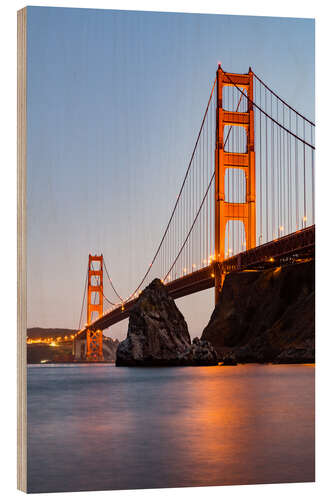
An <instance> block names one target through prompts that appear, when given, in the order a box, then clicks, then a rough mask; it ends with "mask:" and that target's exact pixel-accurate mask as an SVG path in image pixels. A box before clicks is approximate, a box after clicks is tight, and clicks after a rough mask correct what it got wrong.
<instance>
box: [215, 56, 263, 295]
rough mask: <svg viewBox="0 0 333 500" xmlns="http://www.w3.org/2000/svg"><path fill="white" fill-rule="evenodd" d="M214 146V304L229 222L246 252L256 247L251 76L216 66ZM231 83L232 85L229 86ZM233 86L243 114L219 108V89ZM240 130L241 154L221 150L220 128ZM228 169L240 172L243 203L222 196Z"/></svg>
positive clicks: (218, 290)
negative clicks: (240, 94) (240, 231)
mask: <svg viewBox="0 0 333 500" xmlns="http://www.w3.org/2000/svg"><path fill="white" fill-rule="evenodd" d="M216 82H217V102H216V145H215V260H216V263H215V268H214V274H215V302H217V300H218V297H219V294H220V293H221V290H222V287H223V282H224V277H225V275H224V273H222V272H221V266H220V264H221V263H222V262H223V261H224V260H225V232H226V227H227V222H228V221H229V220H231V221H232V220H239V221H241V222H242V223H243V224H244V232H245V242H246V250H249V249H250V248H253V247H255V246H256V180H255V152H254V113H253V104H252V101H253V73H252V71H251V70H250V71H249V73H248V74H245V75H239V74H232V73H224V71H223V70H222V68H221V66H220V65H219V67H218V69H217V73H216ZM231 82H232V83H231ZM233 84H235V85H237V86H238V87H239V88H241V90H243V91H244V90H245V91H246V92H247V95H248V97H249V100H248V108H247V111H246V112H239V111H227V110H225V109H224V108H223V88H224V87H225V86H232V85H233ZM226 126H232V127H233V126H239V127H244V128H245V131H246V137H247V141H246V143H247V148H246V152H245V153H237V152H232V151H231V152H227V151H225V149H224V146H225V144H224V127H226ZM228 169H241V170H242V171H243V172H244V174H245V182H246V199H245V203H230V202H228V201H227V200H226V195H225V175H226V171H227V170H228Z"/></svg>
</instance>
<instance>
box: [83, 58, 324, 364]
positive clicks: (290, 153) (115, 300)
mask: <svg viewBox="0 0 333 500" xmlns="http://www.w3.org/2000/svg"><path fill="white" fill-rule="evenodd" d="M314 136H315V124H314V123H313V122H312V121H311V120H309V119H308V118H306V117H305V116H303V115H302V114H301V113H299V112H298V111H297V110H295V109H294V108H293V107H292V106H290V105H289V104H288V103H287V102H286V101H284V100H283V99H282V98H281V97H280V96H279V95H278V94H277V93H276V92H274V91H273V90H272V89H271V88H270V87H269V86H268V85H267V84H266V83H264V82H263V81H262V80H261V79H260V78H259V76H257V75H256V74H255V73H254V71H252V69H251V68H249V72H248V73H246V74H235V73H227V72H225V71H224V70H223V69H222V67H221V65H219V66H218V69H217V72H216V77H215V80H214V82H213V84H212V88H211V92H210V95H209V99H208V103H207V106H206V108H205V111H204V115H203V118H202V122H201V125H200V128H199V132H198V135H197V137H196V140H195V144H194V148H193V151H192V154H191V156H190V160H189V163H188V165H187V169H186V172H185V176H184V180H183V182H182V185H181V187H180V190H179V194H178V196H177V199H176V201H175V204H174V206H173V208H172V211H171V215H170V218H169V220H168V223H167V225H166V228H165V231H164V233H163V235H162V238H161V240H160V242H159V244H158V245H157V248H156V251H155V254H154V255H153V258H152V260H151V262H150V263H149V265H148V266H147V269H146V272H145V273H144V275H143V276H142V279H141V280H140V281H139V283H138V284H137V286H136V287H135V289H134V290H132V291H131V293H130V294H129V295H128V296H127V297H122V296H121V295H120V294H119V293H118V291H117V288H116V286H115V285H114V283H113V281H112V279H111V277H110V273H109V272H108V269H107V266H106V263H105V260H104V258H103V255H95V256H93V255H89V260H88V269H87V272H86V282H85V286H84V294H83V300H82V306H81V314H80V320H79V326H78V332H77V334H76V335H75V338H74V340H73V352H74V354H76V356H78V357H82V356H83V357H84V358H85V359H87V360H90V361H101V360H103V347H102V344H103V335H102V331H103V330H104V329H106V328H108V327H109V326H111V325H113V324H115V323H117V322H119V321H122V320H123V319H125V318H127V317H128V316H129V313H130V310H131V308H132V306H133V304H134V303H135V301H136V300H137V298H138V296H139V295H140V293H141V291H142V289H143V288H144V287H145V286H146V285H147V284H148V283H149V282H150V281H151V280H152V279H153V278H155V277H159V278H160V279H161V280H162V281H163V283H164V284H165V286H166V287H167V288H168V290H169V293H170V295H171V296H172V297H173V298H175V299H176V298H179V297H184V296H186V295H189V294H192V293H195V292H198V291H201V290H205V289H208V288H211V287H215V300H216V301H217V299H218V297H219V294H220V293H221V290H222V288H223V282H224V278H225V276H226V274H227V273H230V272H236V271H238V272H239V271H245V270H249V269H263V268H265V267H267V266H277V265H281V264H285V263H294V262H298V261H300V260H304V259H308V258H313V256H314V243H315V230H314V218H315V207H314V162H315V159H314V151H315V146H314ZM104 271H105V273H104ZM105 276H106V280H105V285H106V286H107V287H108V288H109V291H108V296H107V295H106V286H105V285H104V277H105ZM110 297H111V298H110ZM85 303H86V310H87V316H86V322H85V324H84V325H82V322H83V312H84V305H85ZM79 345H80V348H79V350H80V352H78V348H77V346H79ZM82 345H84V349H83V350H82V351H81V349H82Z"/></svg>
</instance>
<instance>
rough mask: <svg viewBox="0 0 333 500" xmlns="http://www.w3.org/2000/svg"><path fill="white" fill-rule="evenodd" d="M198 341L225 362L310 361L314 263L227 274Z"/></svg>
mask: <svg viewBox="0 0 333 500" xmlns="http://www.w3.org/2000/svg"><path fill="white" fill-rule="evenodd" d="M202 340H208V341H209V342H210V343H211V344H212V345H213V346H214V348H215V350H216V351H217V354H218V358H219V359H220V360H221V361H224V362H225V364H230V365H232V364H236V363H237V362H238V363H251V362H257V363H258V362H259V363H267V362H273V363H313V362H314V361H315V267H314V261H309V262H303V263H299V264H293V265H288V266H285V267H277V268H275V269H268V270H264V271H253V272H242V273H232V274H229V275H227V276H226V279H225V282H224V286H223V290H222V293H221V296H220V299H219V302H218V303H217V304H216V307H215V309H214V311H213V314H212V316H211V319H210V321H209V323H208V325H207V327H206V328H205V329H204V331H203V334H202Z"/></svg>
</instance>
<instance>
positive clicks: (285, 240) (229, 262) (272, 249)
mask: <svg viewBox="0 0 333 500" xmlns="http://www.w3.org/2000/svg"><path fill="white" fill-rule="evenodd" d="M314 247H315V226H314V225H313V226H310V227H308V228H305V229H301V230H299V231H296V232H295V233H291V234H289V235H287V236H283V237H281V238H278V239H276V240H273V241H271V242H269V243H266V244H264V245H260V246H257V247H255V248H251V249H250V250H247V251H245V252H242V253H240V254H238V255H235V256H233V257H230V258H229V259H226V260H225V261H223V262H221V263H219V266H220V271H221V272H224V273H230V272H238V271H244V270H248V269H264V268H266V267H269V266H270V267H272V266H276V265H280V264H281V263H287V262H288V261H289V262H295V261H297V260H298V259H304V258H308V257H313V256H314ZM214 265H216V264H215V263H213V264H212V265H210V266H207V267H204V268H202V269H200V270H198V271H194V272H192V273H191V274H188V275H186V276H182V277H181V278H178V279H176V280H173V281H172V282H170V283H168V284H167V285H166V287H167V288H168V290H169V293H170V295H171V297H172V298H174V299H178V298H180V297H185V296H186V295H190V294H192V293H196V292H200V291H202V290H207V289H208V288H212V287H213V286H214V283H215V280H214V277H213V276H212V275H213V272H214ZM136 300H137V299H134V300H131V301H129V302H127V303H126V304H124V308H123V310H122V308H121V307H120V306H119V307H118V308H116V309H113V310H112V311H110V312H108V313H106V314H104V316H102V317H101V318H99V319H97V320H95V321H94V322H93V323H92V325H91V327H93V328H94V329H100V330H104V329H106V328H108V327H109V326H111V325H114V324H115V323H118V322H119V321H122V320H123V319H126V318H128V316H129V313H130V310H131V309H132V307H133V305H134V303H135V302H136ZM85 333H86V329H83V330H80V331H79V332H78V333H77V336H81V335H85Z"/></svg>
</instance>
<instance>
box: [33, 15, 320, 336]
mask: <svg viewBox="0 0 333 500" xmlns="http://www.w3.org/2000/svg"><path fill="white" fill-rule="evenodd" d="M314 50H315V48H314V20H310V19H288V18H267V17H248V16H244V17H243V16H223V15H203V14H173V13H171V14H170V13H155V12H130V11H112V10H92V9H70V8H48V7H28V175H27V177H28V180H27V186H28V187H27V200H28V202H27V208H28V219H27V222H28V239H27V241H28V326H29V327H32V326H41V327H64V328H77V326H78V321H79V316H80V309H81V301H82V294H83V286H84V279H85V272H86V268H87V260H88V254H89V253H93V254H95V253H97V254H100V253H103V254H104V257H105V260H106V263H107V265H108V268H109V271H110V273H111V276H112V279H113V280H114V282H115V284H116V285H117V286H118V288H119V290H120V293H121V294H122V295H124V296H127V295H128V294H129V292H131V291H132V290H133V289H134V288H135V286H136V285H137V283H138V281H140V279H141V277H142V275H143V274H144V272H145V270H146V268H147V266H148V265H149V263H150V261H151V258H152V256H153V254H154V252H155V250H156V246H157V244H158V242H159V241H160V238H161V235H162V233H163V231H164V228H165V225H166V223H167V220H168V218H169V215H170V211H171V209H172V206H173V204H174V201H175V199H176V196H177V194H178V191H179V188H180V185H181V182H182V179H183V177H184V173H185V170H186V167H187V164H188V161H189V157H190V154H191V152H192V149H193V146H194V141H195V138H196V135H197V133H198V130H199V126H200V122H201V119H202V116H203V112H204V109H205V106H206V104H207V100H208V97H209V92H210V89H211V86H212V83H213V80H214V78H215V72H216V68H217V63H218V61H221V62H222V66H223V68H224V69H225V70H227V71H230V72H233V73H246V72H247V71H248V69H249V66H251V67H252V68H253V70H254V71H255V73H257V74H258V75H259V76H260V77H261V78H262V79H263V80H264V81H265V82H266V83H268V84H269V85H270V86H271V87H272V88H273V89H274V90H275V91H277V93H278V94H279V95H280V96H281V97H282V98H284V99H285V100H286V101H287V102H289V103H290V104H292V106H293V107H294V108H296V109H297V110H298V111H300V112H301V113H303V114H305V116H308V117H309V118H310V119H314ZM152 278H153V276H152ZM213 299H214V291H213V289H211V290H207V291H205V292H201V293H198V294H195V295H192V296H189V297H186V298H184V299H179V300H177V304H178V306H179V307H180V309H181V310H182V312H183V314H184V316H185V319H186V321H187V322H188V325H189V330H190V334H191V336H192V337H193V336H196V335H199V336H200V335H201V332H202V329H203V327H204V326H205V325H206V324H207V322H208V320H209V317H210V315H211V313H212V310H213ZM126 332H127V321H123V322H121V323H119V324H117V325H115V326H113V327H111V328H110V329H109V330H108V331H107V332H106V333H107V334H109V335H112V336H113V337H118V338H120V339H122V338H124V337H125V336H126Z"/></svg>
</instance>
